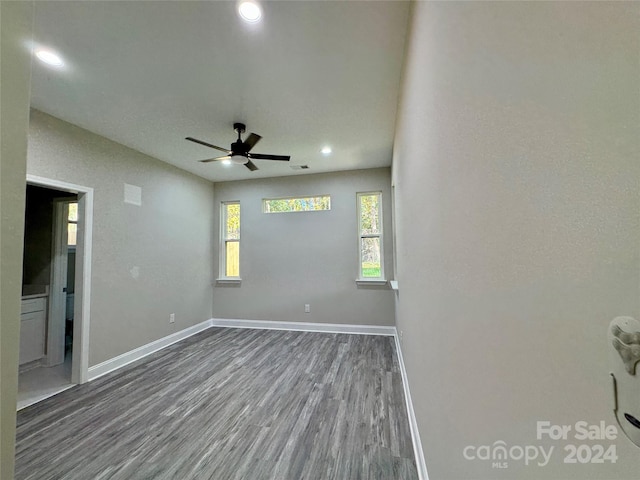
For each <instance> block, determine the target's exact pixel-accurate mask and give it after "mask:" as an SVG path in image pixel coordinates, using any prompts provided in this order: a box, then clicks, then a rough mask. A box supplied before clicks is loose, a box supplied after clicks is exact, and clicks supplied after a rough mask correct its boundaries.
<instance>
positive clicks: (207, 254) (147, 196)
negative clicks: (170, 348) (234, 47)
mask: <svg viewBox="0 0 640 480" xmlns="http://www.w3.org/2000/svg"><path fill="white" fill-rule="evenodd" d="M27 171H28V173H30V174H34V175H38V176H42V177H46V178H51V179H55V180H61V181H65V182H70V183H75V184H79V185H83V186H86V187H92V188H93V189H94V224H93V258H92V279H91V283H92V286H91V288H92V290H91V327H90V351H89V355H90V356H89V365H95V364H97V363H100V362H102V361H104V360H107V359H110V358H112V357H115V356H117V355H119V354H121V353H124V352H127V351H129V350H132V349H134V348H136V347H139V346H141V345H144V344H146V343H149V342H151V341H153V340H156V339H158V338H161V337H164V336H166V335H169V334H170V333H173V332H175V331H179V330H182V329H184V328H187V327H189V326H191V325H194V324H196V323H199V322H202V321H205V320H207V319H209V318H211V284H212V280H213V275H212V271H211V264H212V262H213V258H212V256H213V249H212V245H213V242H214V241H215V239H214V237H213V210H214V208H213V185H212V184H211V182H209V181H206V180H204V179H202V178H199V177H196V176H195V175H192V174H190V173H187V172H184V171H182V170H180V169H178V168H175V167H173V166H170V165H168V164H166V163H163V162H160V161H159V160H156V159H153V158H151V157H148V156H146V155H143V154H141V153H139V152H137V151H134V150H131V149H129V148H126V147H124V146H122V145H120V144H117V143H115V142H113V141H111V140H108V139H106V138H104V137H100V136H98V135H95V134H93V133H90V132H88V131H86V130H83V129H81V128H78V127H76V126H73V125H71V124H69V123H66V122H63V121H61V120H59V119H56V118H54V117H51V116H49V115H46V114H44V113H42V112H39V111H36V110H32V111H31V122H30V129H29V154H28V163H27ZM125 183H128V184H132V185H137V186H140V187H142V206H140V207H139V206H135V205H131V204H126V203H124V201H123V198H124V184H125ZM170 313H175V314H176V321H175V323H174V324H169V314H170Z"/></svg>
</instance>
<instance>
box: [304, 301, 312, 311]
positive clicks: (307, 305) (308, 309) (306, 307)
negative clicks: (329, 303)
mask: <svg viewBox="0 0 640 480" xmlns="http://www.w3.org/2000/svg"><path fill="white" fill-rule="evenodd" d="M304 313H311V305H309V304H308V303H305V304H304Z"/></svg>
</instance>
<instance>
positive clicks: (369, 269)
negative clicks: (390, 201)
mask: <svg viewBox="0 0 640 480" xmlns="http://www.w3.org/2000/svg"><path fill="white" fill-rule="evenodd" d="M357 197H358V233H359V235H360V277H361V278H382V277H383V270H382V264H383V260H382V205H381V201H382V193H380V192H370V193H358V195H357Z"/></svg>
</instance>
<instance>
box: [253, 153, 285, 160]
mask: <svg viewBox="0 0 640 480" xmlns="http://www.w3.org/2000/svg"><path fill="white" fill-rule="evenodd" d="M249 157H250V158H255V159H258V160H282V161H283V162H288V161H289V159H290V158H291V157H290V156H289V155H265V154H263V153H250V154H249Z"/></svg>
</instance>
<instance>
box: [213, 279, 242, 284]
mask: <svg viewBox="0 0 640 480" xmlns="http://www.w3.org/2000/svg"><path fill="white" fill-rule="evenodd" d="M241 283H242V279H241V278H216V285H240V284H241Z"/></svg>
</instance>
